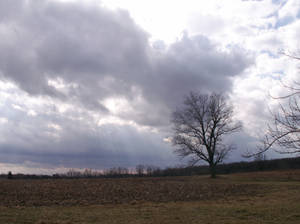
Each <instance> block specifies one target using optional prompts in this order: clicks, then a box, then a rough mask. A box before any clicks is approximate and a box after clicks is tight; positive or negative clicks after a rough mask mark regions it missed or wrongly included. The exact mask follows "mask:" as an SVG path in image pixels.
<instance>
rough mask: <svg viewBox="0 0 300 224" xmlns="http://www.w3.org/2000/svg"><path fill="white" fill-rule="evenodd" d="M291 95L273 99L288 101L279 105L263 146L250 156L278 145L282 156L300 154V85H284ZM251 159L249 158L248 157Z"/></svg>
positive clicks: (278, 150)
mask: <svg viewBox="0 0 300 224" xmlns="http://www.w3.org/2000/svg"><path fill="white" fill-rule="evenodd" d="M283 54H284V55H286V56H288V57H290V58H292V59H295V60H300V58H299V57H296V56H293V55H290V54H286V53H284V52H283ZM282 86H283V87H284V88H286V89H287V90H288V91H289V93H288V94H287V95H285V96H281V97H272V98H273V99H277V100H282V101H286V102H285V103H284V104H283V103H280V104H279V110H278V111H277V112H272V111H271V115H272V122H271V123H269V124H268V129H267V133H266V134H265V136H264V138H263V139H262V143H263V144H262V146H261V147H259V150H258V151H257V152H256V153H252V154H249V155H250V156H253V155H254V156H255V155H257V154H260V153H264V152H266V151H267V150H269V149H270V148H271V147H272V146H274V145H277V146H279V147H278V148H276V149H274V151H276V152H278V153H280V154H294V153H299V152H300V105H299V100H300V83H299V82H296V81H295V82H294V84H293V85H286V84H284V83H282ZM248 157H249V156H248Z"/></svg>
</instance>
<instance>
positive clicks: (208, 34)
mask: <svg viewBox="0 0 300 224" xmlns="http://www.w3.org/2000/svg"><path fill="white" fill-rule="evenodd" d="M0 36H1V39H0V107H1V109H0V173H4V172H7V171H8V170H11V171H13V172H24V173H55V172H60V171H63V170H66V169H69V168H92V169H104V168H110V167H115V166H122V167H135V166H136V165H137V164H149V165H156V166H161V167H166V166H175V165H179V164H183V161H180V160H179V159H178V158H177V157H176V156H175V155H174V154H173V153H172V146H171V145H170V144H169V142H168V137H169V136H170V122H169V121H170V114H171V112H172V111H173V110H174V109H175V108H176V106H179V105H180V104H181V103H182V100H183V97H184V95H186V94H188V93H189V92H190V91H198V92H201V93H210V92H212V91H217V92H222V93H224V94H226V95H228V96H229V99H230V101H231V102H232V104H233V105H234V108H235V118H236V119H237V120H241V121H242V122H243V126H244V129H243V131H242V132H241V133H239V134H236V135H234V136H232V137H231V138H230V139H229V140H228V141H232V142H234V143H235V144H236V145H237V146H238V147H237V148H238V149H237V150H236V151H235V152H234V153H233V154H232V155H231V157H230V158H229V159H228V160H227V162H230V161H239V160H241V159H242V157H241V154H242V153H244V152H245V150H246V149H253V148H255V147H256V145H257V143H258V140H259V137H260V136H261V135H262V133H263V130H264V129H265V127H266V123H267V122H268V120H269V112H268V110H269V109H268V108H276V104H277V103H276V102H275V101H274V100H271V98H270V96H269V95H270V94H271V95H274V96H279V95H280V94H284V92H285V90H284V89H283V87H282V85H281V84H280V83H281V82H284V83H291V82H292V81H297V80H299V78H298V74H299V73H298V72H299V70H298V64H297V61H295V60H291V59H290V58H288V57H286V56H284V55H283V54H280V52H282V51H283V50H285V51H286V52H290V53H292V54H294V53H297V52H299V36H300V2H299V0H261V1H258V0H257V1H254V0H248V1H247V0H230V1H229V0H227V1H223V0H211V1H199V0H197V1H196V0H185V1H183V0H178V1H176V0H164V1H159V0H152V1H144V0H102V1H100V0H99V1H98V0H93V1H88V0H87V1H82V0H81V1H79V0H78V1H76V0H64V1H62V0H60V1H59V0H49V1H47V0H1V1H0ZM276 156H278V155H276V154H275V153H272V152H271V153H269V154H268V157H269V158H273V157H276Z"/></svg>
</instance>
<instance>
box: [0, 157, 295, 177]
mask: <svg viewBox="0 0 300 224" xmlns="http://www.w3.org/2000/svg"><path fill="white" fill-rule="evenodd" d="M285 169H300V157H295V158H285V159H274V160H265V159H256V160H255V161H252V162H236V163H228V164H220V165H218V166H217V168H216V170H217V174H230V173H239V172H255V171H271V170H285ZM206 174H209V167H208V166H189V167H171V168H165V169H161V168H159V167H157V166H152V165H137V166H136V167H135V169H128V168H124V167H113V168H110V169H106V170H103V171H97V170H92V169H85V170H83V171H82V170H76V169H70V170H69V171H68V172H66V173H62V174H53V175H27V174H12V173H11V172H9V173H8V174H1V175H0V178H8V179H49V178H124V177H164V176H191V175H206Z"/></svg>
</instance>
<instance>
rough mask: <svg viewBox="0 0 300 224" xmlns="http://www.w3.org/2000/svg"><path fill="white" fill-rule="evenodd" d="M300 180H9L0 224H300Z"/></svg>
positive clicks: (293, 175) (1, 196)
mask: <svg viewBox="0 0 300 224" xmlns="http://www.w3.org/2000/svg"><path fill="white" fill-rule="evenodd" d="M299 176H300V171H283V172H260V173H248V174H234V175H228V176H222V177H220V178H217V179H216V180H211V179H209V178H208V177H174V178H133V179H97V180H95V179H89V180H83V179H82V180H11V181H8V180H3V181H0V204H1V206H0V223H14V224H19V223H34V224H42V223H44V224H50V223H52V224H53V223H56V224H67V223H92V224H95V223H133V224H135V223H141V224H144V223H145V224H146V223H147V224H148V223H166V224H167V223H172V224H177V223H205V224H209V223H211V224H212V223H218V224H246V223H247V224H248V223H249V224H257V223H258V224H259V223H268V224H299V223H300V181H299Z"/></svg>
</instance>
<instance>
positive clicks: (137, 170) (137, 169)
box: [135, 164, 146, 176]
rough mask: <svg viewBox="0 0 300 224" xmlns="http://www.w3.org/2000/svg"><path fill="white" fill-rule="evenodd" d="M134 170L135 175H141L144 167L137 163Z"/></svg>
mask: <svg viewBox="0 0 300 224" xmlns="http://www.w3.org/2000/svg"><path fill="white" fill-rule="evenodd" d="M135 170H136V173H137V175H139V176H143V175H144V172H145V170H146V169H145V166H144V165H141V164H139V165H137V166H136V167H135Z"/></svg>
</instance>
